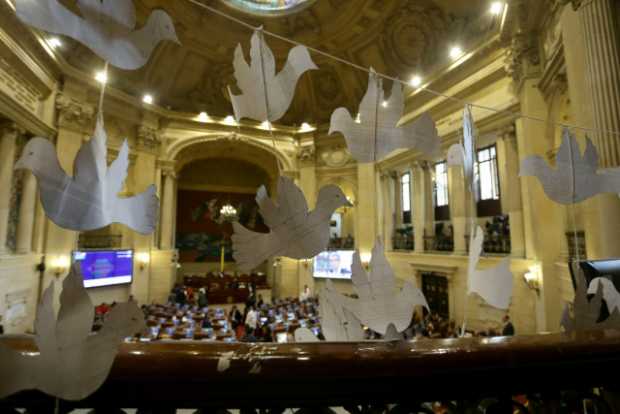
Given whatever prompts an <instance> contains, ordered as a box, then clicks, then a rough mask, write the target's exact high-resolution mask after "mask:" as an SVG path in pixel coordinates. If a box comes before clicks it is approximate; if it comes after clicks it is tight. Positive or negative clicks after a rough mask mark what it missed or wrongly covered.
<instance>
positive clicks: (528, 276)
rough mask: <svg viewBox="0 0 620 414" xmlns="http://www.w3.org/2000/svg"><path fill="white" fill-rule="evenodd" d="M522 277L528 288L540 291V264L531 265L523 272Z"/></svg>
mask: <svg viewBox="0 0 620 414" xmlns="http://www.w3.org/2000/svg"><path fill="white" fill-rule="evenodd" d="M523 279H524V280H525V283H527V286H528V287H529V288H530V289H532V290H535V291H536V293H537V294H538V293H540V266H531V267H530V269H529V271H527V272H525V273H524V274H523Z"/></svg>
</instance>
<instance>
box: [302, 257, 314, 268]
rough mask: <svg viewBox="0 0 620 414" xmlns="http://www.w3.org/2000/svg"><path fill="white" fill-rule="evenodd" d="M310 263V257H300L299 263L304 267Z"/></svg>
mask: <svg viewBox="0 0 620 414" xmlns="http://www.w3.org/2000/svg"><path fill="white" fill-rule="evenodd" d="M310 263H312V259H301V264H302V265H303V267H304V269H307V268H308V266H310Z"/></svg>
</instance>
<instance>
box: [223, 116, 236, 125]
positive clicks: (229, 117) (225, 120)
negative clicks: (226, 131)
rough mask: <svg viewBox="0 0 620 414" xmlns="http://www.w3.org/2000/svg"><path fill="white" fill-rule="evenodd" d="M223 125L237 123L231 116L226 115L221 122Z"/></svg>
mask: <svg viewBox="0 0 620 414" xmlns="http://www.w3.org/2000/svg"><path fill="white" fill-rule="evenodd" d="M222 122H223V123H224V124H226V125H236V124H237V121H235V118H234V117H233V116H232V115H228V116H227V117H226V118H224V121H222Z"/></svg>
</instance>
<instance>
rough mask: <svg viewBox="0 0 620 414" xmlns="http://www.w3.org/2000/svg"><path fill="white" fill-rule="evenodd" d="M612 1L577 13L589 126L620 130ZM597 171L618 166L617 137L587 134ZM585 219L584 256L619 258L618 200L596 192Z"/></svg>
mask: <svg viewBox="0 0 620 414" xmlns="http://www.w3.org/2000/svg"><path fill="white" fill-rule="evenodd" d="M615 3H616V2H615V1H614V0H591V1H587V2H583V5H582V6H581V8H580V9H579V15H580V21H581V24H582V30H583V38H584V43H585V44H584V46H585V51H586V53H585V54H586V59H585V62H586V70H585V75H586V86H587V89H588V91H589V93H590V95H591V99H592V109H593V120H594V128H595V129H596V130H598V131H620V47H619V44H618V27H617V26H616V25H615V21H616V16H615V15H614V14H615V12H616V5H615ZM592 138H593V140H594V144H595V145H596V148H597V150H598V153H599V167H600V168H610V167H618V166H620V137H618V136H615V135H611V134H609V133H606V132H598V133H595V134H593V136H592ZM590 204H591V205H593V207H594V208H590V209H588V210H589V211H588V212H587V213H586V215H585V228H586V230H585V231H586V238H587V240H586V243H587V250H588V257H589V258H609V257H618V256H620V199H619V198H618V195H617V194H601V195H598V196H597V197H596V198H594V199H593V200H592V201H591V202H590Z"/></svg>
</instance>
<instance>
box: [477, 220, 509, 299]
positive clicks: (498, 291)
mask: <svg viewBox="0 0 620 414" xmlns="http://www.w3.org/2000/svg"><path fill="white" fill-rule="evenodd" d="M469 240H470V242H469V265H468V281H467V294H471V293H477V294H478V295H480V296H481V297H482V299H484V301H485V302H486V303H488V304H489V305H491V306H494V307H496V308H498V309H508V307H509V306H510V298H511V297H512V273H510V259H509V258H505V259H503V260H502V261H501V262H500V264H499V265H497V266H495V267H492V268H490V269H485V270H476V267H478V262H479V261H480V254H481V253H482V244H483V242H484V232H483V231H482V228H480V226H476V232H475V236H474V235H472V236H471V237H470V239H469Z"/></svg>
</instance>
